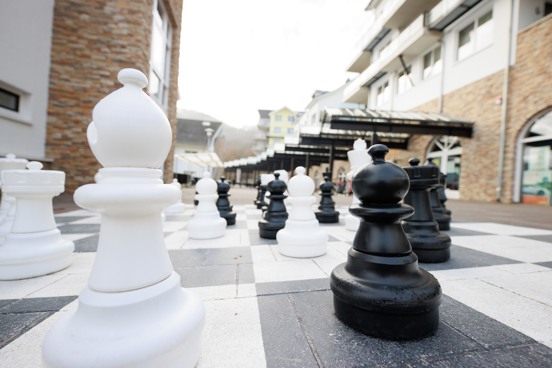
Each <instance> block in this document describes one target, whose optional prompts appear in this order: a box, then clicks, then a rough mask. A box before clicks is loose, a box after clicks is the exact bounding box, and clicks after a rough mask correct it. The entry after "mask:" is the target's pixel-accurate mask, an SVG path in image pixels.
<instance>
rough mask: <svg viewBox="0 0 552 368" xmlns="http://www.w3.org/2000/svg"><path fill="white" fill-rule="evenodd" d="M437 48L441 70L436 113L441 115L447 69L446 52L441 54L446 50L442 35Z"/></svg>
mask: <svg viewBox="0 0 552 368" xmlns="http://www.w3.org/2000/svg"><path fill="white" fill-rule="evenodd" d="M443 33H444V32H443ZM439 47H441V65H442V69H441V81H440V85H439V99H438V100H437V111H438V112H439V114H442V113H443V94H444V93H445V70H446V69H447V68H446V65H445V55H446V52H443V51H445V50H446V49H445V41H444V40H443V36H442V35H441V41H440V42H439Z"/></svg>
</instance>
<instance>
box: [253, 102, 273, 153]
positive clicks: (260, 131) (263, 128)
mask: <svg viewBox="0 0 552 368" xmlns="http://www.w3.org/2000/svg"><path fill="white" fill-rule="evenodd" d="M258 112H259V122H258V123H257V132H256V133H255V145H254V146H253V152H254V153H255V154H257V155H258V154H261V153H263V152H265V151H266V148H267V146H268V131H269V129H270V110H258Z"/></svg>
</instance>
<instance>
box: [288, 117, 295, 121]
mask: <svg viewBox="0 0 552 368" xmlns="http://www.w3.org/2000/svg"><path fill="white" fill-rule="evenodd" d="M287 120H288V123H294V122H295V116H288V118H287Z"/></svg>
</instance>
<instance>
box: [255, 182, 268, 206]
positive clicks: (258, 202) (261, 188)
mask: <svg viewBox="0 0 552 368" xmlns="http://www.w3.org/2000/svg"><path fill="white" fill-rule="evenodd" d="M261 183H262V182H261V178H260V177H259V179H258V180H257V198H256V199H255V200H254V201H253V204H254V205H255V206H256V207H257V209H259V210H260V209H261V208H263V207H265V206H266V202H265V194H266V185H262V184H261Z"/></svg>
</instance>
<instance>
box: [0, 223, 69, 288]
mask: <svg viewBox="0 0 552 368" xmlns="http://www.w3.org/2000/svg"><path fill="white" fill-rule="evenodd" d="M74 249H75V245H74V244H73V242H71V241H68V240H64V239H62V238H61V236H60V232H59V230H58V229H52V230H48V231H40V232H36V233H25V234H16V233H11V234H9V235H8V236H7V237H6V241H5V243H4V244H2V245H1V246H0V280H18V279H26V278H30V277H36V276H43V275H47V274H49V273H52V272H57V271H60V270H63V269H64V268H67V267H69V265H70V264H71V262H72V254H73V250H74Z"/></svg>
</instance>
